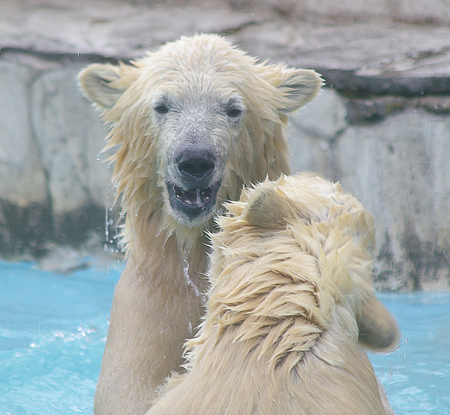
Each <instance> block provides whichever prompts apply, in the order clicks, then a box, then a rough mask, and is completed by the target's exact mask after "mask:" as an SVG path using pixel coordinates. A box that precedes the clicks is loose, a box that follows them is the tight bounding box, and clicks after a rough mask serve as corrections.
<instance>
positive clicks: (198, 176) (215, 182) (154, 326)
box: [79, 35, 321, 415]
mask: <svg viewBox="0 0 450 415" xmlns="http://www.w3.org/2000/svg"><path fill="white" fill-rule="evenodd" d="M79 82H80V86H81V89H82V90H83V92H84V94H85V95H86V97H87V98H89V99H90V100H91V101H92V102H93V103H94V104H95V105H96V107H97V108H99V109H100V110H101V111H102V114H103V116H104V118H105V119H106V121H107V122H108V123H109V124H110V125H111V131H110V133H109V136H108V141H107V145H106V150H110V151H112V152H113V155H112V156H111V158H110V162H113V163H114V173H113V181H114V183H115V185H116V186H117V193H118V195H121V196H122V199H121V200H122V205H123V210H124V215H125V213H126V216H125V224H124V230H123V234H124V236H123V240H122V241H123V243H124V245H125V247H126V250H127V252H128V261H127V266H126V269H125V271H124V273H123V275H122V277H121V279H120V282H119V284H118V286H117V289H116V292H115V296H114V301H113V306H112V310H111V325H110V330H109V333H108V339H107V344H106V348H105V354H104V358H103V362H102V370H101V375H100V379H99V383H98V387H97V391H96V397H95V413H96V414H97V415H101V414H109V415H111V414H116V413H117V414H119V413H120V414H127V413H133V414H142V413H144V412H145V410H146V409H147V408H148V407H149V405H150V403H149V402H150V401H151V399H152V396H153V393H154V390H155V388H156V387H157V386H158V385H159V384H160V383H161V382H162V381H163V380H164V379H165V377H166V376H167V375H168V374H169V373H170V372H171V371H174V370H177V369H178V368H179V365H180V364H182V362H183V360H182V357H181V355H182V345H183V342H184V341H185V339H186V338H188V337H191V336H192V328H193V327H196V326H197V325H198V324H199V322H200V320H199V319H200V315H201V306H202V304H201V298H200V296H199V293H201V292H203V290H204V289H205V288H206V287H205V281H204V279H203V278H202V275H203V274H204V272H205V271H206V263H207V247H206V244H207V243H208V241H207V237H206V236H205V231H207V230H208V229H210V228H211V222H212V217H213V215H214V213H215V211H216V210H217V209H219V208H220V206H222V203H223V202H224V201H226V200H236V199H237V198H238V197H239V194H240V192H241V189H242V186H243V185H247V184H250V183H254V182H258V181H261V180H264V179H265V178H266V177H269V178H271V179H275V178H278V177H279V176H280V174H281V173H288V172H289V167H288V162H287V156H288V151H287V143H286V140H285V138H284V136H283V129H284V127H285V125H286V123H287V120H288V116H287V114H288V113H290V112H292V111H294V110H296V109H297V108H299V107H301V106H302V105H304V104H306V103H307V102H309V101H310V100H311V99H313V97H314V96H315V95H316V94H317V92H318V90H319V88H320V85H321V80H320V77H319V76H318V75H317V74H316V73H315V72H314V71H309V70H303V69H294V68H287V67H286V66H284V65H269V64H267V63H258V62H257V61H256V59H254V58H252V57H250V56H248V55H246V54H245V53H244V52H242V51H240V50H239V49H237V48H235V47H233V46H231V45H230V44H229V43H228V42H227V41H226V40H224V39H223V38H221V37H219V36H215V35H198V36H195V37H193V38H181V39H180V40H178V41H176V42H173V43H169V44H167V45H165V46H163V47H162V48H161V49H160V50H158V51H156V52H152V53H149V54H148V55H147V56H146V57H144V58H142V59H140V60H137V61H135V62H132V63H131V64H121V65H118V66H114V65H110V64H105V65H102V64H94V65H90V66H89V67H87V68H86V69H85V70H83V71H82V72H81V73H80V76H79Z"/></svg>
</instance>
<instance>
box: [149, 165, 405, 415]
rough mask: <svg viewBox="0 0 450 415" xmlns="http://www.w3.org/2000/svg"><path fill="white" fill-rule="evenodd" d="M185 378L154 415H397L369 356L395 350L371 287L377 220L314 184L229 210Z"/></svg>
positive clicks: (249, 199)
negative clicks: (207, 298) (394, 414)
mask: <svg viewBox="0 0 450 415" xmlns="http://www.w3.org/2000/svg"><path fill="white" fill-rule="evenodd" d="M227 207H228V210H229V212H230V214H229V215H228V216H224V217H221V218H220V219H219V221H218V223H219V226H220V228H221V231H220V232H218V233H217V234H214V235H212V242H213V244H212V249H213V251H212V255H211V271H210V275H209V278H210V280H211V289H210V292H209V302H208V304H207V312H206V316H205V320H204V322H203V323H202V325H201V329H200V332H199V334H198V335H197V336H196V337H195V338H194V339H193V340H191V341H189V342H188V350H189V352H188V356H189V361H188V364H187V365H186V367H187V374H184V375H178V376H175V377H174V378H173V379H171V380H169V383H168V385H167V387H166V391H165V393H164V394H163V396H162V397H161V398H160V400H159V401H157V402H156V404H155V405H154V406H153V407H152V408H151V409H150V411H149V412H148V413H147V415H161V414H167V415H168V414H170V415H181V414H184V415H188V414H189V415H192V414H208V415H215V414H217V415H219V414H220V415H223V414H227V415H244V414H253V415H275V414H279V415H288V414H292V415H294V414H295V415H301V414H304V415H307V414H316V415H319V414H324V415H330V414H342V415H362V414H364V415H375V414H391V413H392V410H391V408H390V406H389V403H388V402H387V399H386V397H385V394H384V391H383V389H382V387H381V386H380V385H379V383H378V380H377V378H376V376H375V373H374V370H373V368H372V365H371V363H370V361H369V359H368V357H367V354H366V352H365V351H364V350H363V348H362V346H365V347H367V348H369V349H372V350H374V351H389V350H392V349H393V348H395V347H397V345H398V342H399V332H398V329H397V325H396V323H395V321H394V319H393V318H392V316H391V315H390V314H389V312H388V311H387V310H386V309H385V308H384V306H383V305H382V304H381V303H380V302H379V301H378V300H377V299H376V298H375V296H374V293H373V288H372V259H373V256H374V245H375V243H374V227H373V219H372V217H371V216H370V215H369V214H368V213H367V211H366V210H365V209H364V208H363V206H362V205H361V204H360V203H359V202H358V201H356V200H355V199H354V198H353V197H352V196H351V195H349V194H347V193H344V192H343V190H342V188H341V187H340V185H339V184H332V183H330V182H328V181H326V180H324V179H322V178H320V177H317V176H314V175H311V174H300V175H297V176H294V177H282V178H280V179H279V180H278V181H276V182H270V181H266V182H264V183H263V184H260V185H258V186H256V188H255V189H254V190H251V191H245V192H243V194H242V196H241V199H240V201H239V202H234V203H229V204H227Z"/></svg>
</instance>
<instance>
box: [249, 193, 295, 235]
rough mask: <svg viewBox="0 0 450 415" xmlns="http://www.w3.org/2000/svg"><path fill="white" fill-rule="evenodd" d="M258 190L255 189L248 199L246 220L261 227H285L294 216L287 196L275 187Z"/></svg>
mask: <svg viewBox="0 0 450 415" xmlns="http://www.w3.org/2000/svg"><path fill="white" fill-rule="evenodd" d="M258 190H259V189H255V190H254V191H253V194H252V195H251V196H250V199H249V201H248V207H247V212H246V215H245V219H246V221H247V222H248V224H249V225H252V226H257V227H260V228H266V229H278V228H283V227H284V226H285V225H286V222H287V220H288V218H289V217H291V216H292V213H291V210H290V209H289V205H288V202H287V199H286V197H284V196H283V195H281V194H279V193H278V192H277V191H276V190H275V189H261V190H260V191H258Z"/></svg>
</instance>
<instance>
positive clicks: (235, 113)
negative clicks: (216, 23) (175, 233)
mask: <svg viewBox="0 0 450 415" xmlns="http://www.w3.org/2000/svg"><path fill="white" fill-rule="evenodd" d="M152 112H153V124H154V126H155V129H156V130H157V135H158V136H160V137H163V139H162V140H161V141H160V158H161V165H160V167H161V169H160V171H161V174H162V176H163V181H164V186H165V189H164V190H165V191H166V192H167V197H166V200H167V201H168V202H169V203H168V205H169V206H168V207H169V209H171V213H172V216H173V217H174V218H175V219H177V220H178V221H179V222H181V223H183V224H185V225H187V226H189V227H194V226H198V225H199V224H200V223H202V222H204V221H205V220H206V219H207V218H208V217H210V215H211V213H212V212H213V210H214V207H215V206H216V199H217V194H218V191H219V188H220V186H221V183H222V182H223V180H224V175H225V167H226V165H227V158H228V154H229V150H230V147H232V146H233V145H236V141H237V137H239V133H240V129H241V127H242V123H243V119H244V113H245V104H244V101H243V99H242V97H240V96H239V95H238V94H237V93H233V94H228V96H227V95H226V94H219V93H209V92H208V93H205V92H204V93H198V94H189V95H185V96H180V95H176V94H174V93H171V91H166V92H164V93H157V94H156V95H155V96H154V97H153V99H152Z"/></svg>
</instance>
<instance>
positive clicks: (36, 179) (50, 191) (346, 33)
mask: <svg viewBox="0 0 450 415" xmlns="http://www.w3.org/2000/svg"><path fill="white" fill-rule="evenodd" d="M88 3H90V2H82V1H71V2H65V1H62V2H61V0H48V1H46V2H45V4H44V2H42V3H41V2H35V1H33V2H31V1H25V0H22V1H12V0H5V1H3V2H1V4H0V16H1V17H0V41H1V43H0V45H1V47H2V49H0V97H1V102H2V105H1V106H0V255H1V256H3V257H4V256H11V255H16V254H24V253H31V254H33V255H39V254H42V253H44V252H45V250H46V249H47V248H48V247H50V246H52V245H54V244H55V243H56V244H67V245H72V246H80V245H83V244H86V243H87V241H88V240H89V239H91V237H92V235H98V237H99V240H100V241H101V242H100V244H102V243H103V241H104V240H105V237H104V233H105V230H104V227H105V212H106V210H107V208H108V207H109V206H111V204H112V200H113V198H114V195H109V196H108V194H109V193H110V188H109V181H110V171H109V170H108V168H107V164H106V163H101V162H99V161H98V154H99V152H100V150H101V148H102V147H103V141H104V138H105V136H106V135H107V127H106V126H104V125H103V124H102V121H101V120H100V119H99V117H98V114H97V113H95V111H93V109H92V108H91V106H90V104H89V103H88V102H87V100H85V99H84V98H83V97H82V96H81V94H80V93H79V92H78V90H77V85H76V74H77V73H78V71H79V70H80V69H81V68H82V67H84V66H85V65H86V64H88V63H90V62H97V61H99V62H104V61H105V60H108V61H112V62H116V61H117V59H130V58H133V57H137V56H141V55H142V54H143V53H144V51H145V50H147V49H151V48H154V47H157V46H158V45H159V44H160V43H161V42H165V41H170V40H173V39H176V38H178V37H179V36H181V35H192V34H194V33H195V32H201V31H209V32H219V33H225V34H227V36H228V37H229V38H230V39H231V40H232V41H234V42H236V43H237V44H239V45H240V46H241V47H242V48H243V49H245V50H248V51H249V53H250V54H252V55H257V56H260V57H261V58H262V59H271V60H272V61H285V62H287V63H288V64H290V65H294V66H298V67H306V68H313V69H316V70H318V71H319V72H321V73H323V74H324V78H325V79H326V82H327V85H326V88H325V89H324V90H323V92H322V94H321V95H320V96H319V97H318V98H316V99H315V100H314V101H313V102H312V103H311V104H310V105H308V106H307V107H306V108H304V109H302V110H301V112H300V113H299V114H298V115H296V116H294V117H293V118H292V122H291V124H290V126H289V129H288V135H289V140H290V144H291V149H292V157H291V164H292V169H293V171H302V170H312V171H318V172H321V173H322V174H324V175H325V176H326V177H327V178H329V179H333V180H340V181H341V182H342V184H343V186H344V187H345V188H346V190H348V191H350V192H352V193H353V194H354V195H355V196H356V197H358V198H359V199H360V200H361V201H362V202H363V203H364V204H365V206H366V207H367V208H368V210H369V211H370V212H371V213H372V214H373V215H374V216H375V220H376V226H377V238H378V247H379V257H378V260H377V262H376V264H375V266H376V272H377V281H376V284H377V287H378V288H381V289H387V290H412V289H419V290H420V289H447V290H448V289H450V275H449V274H450V272H449V269H450V267H449V265H450V264H449V259H448V253H449V252H450V213H449V212H450V209H449V208H450V163H449V162H448V159H449V156H450V70H449V68H450V66H449V63H450V28H448V27H446V26H445V25H438V24H436V25H433V24H431V23H430V22H433V21H436V22H446V21H448V20H450V17H449V16H450V8H449V7H448V6H447V5H445V4H444V3H443V2H438V1H437V2H436V7H431V6H430V5H431V3H430V2H429V1H427V2H425V1H423V2H422V1H414V2H408V1H403V0H398V1H395V2H389V7H388V5H387V3H386V4H384V3H383V1H382V0H372V1H371V2H364V4H363V2H359V3H358V2H339V4H337V3H336V2H331V3H333V4H330V5H329V7H328V8H327V7H324V6H323V5H322V3H321V5H318V3H317V2H300V3H301V4H300V3H299V2H290V1H281V2H273V1H271V0H267V1H263V2H254V1H252V0H246V1H239V0H233V1H231V0H230V1H229V2H228V3H227V2H217V3H213V2H208V3H207V4H206V3H205V4H202V3H201V2H200V1H198V2H189V1H179V2H171V3H170V4H168V3H165V4H164V5H163V4H151V3H149V2H144V1H130V2H126V1H118V0H115V1H114V0H109V1H108V0H99V1H98V2H95V3H91V4H88ZM381 3H383V4H384V6H383V5H382V4H381ZM324 4H325V3H324ZM369 6H370V7H369ZM375 6H377V7H378V6H379V7H378V8H376V7H375ZM394 6H395V7H394ZM413 6H414V7H413ZM424 8H425V9H426V10H425V9H424ZM370 10H372V11H373V13H369V12H368V11H370ZM439 10H440V11H439ZM361 12H364V13H365V14H364V13H363V14H364V16H365V19H366V20H367V22H365V23H362V22H361V21H356V22H351V21H350V20H348V19H349V18H355V19H356V18H358V16H359V15H360V14H361ZM438 12H439V13H438ZM344 15H345V16H346V18H347V21H346V22H345V23H343V22H342V21H339V20H330V18H332V17H336V16H338V17H339V16H340V18H342V17H343V16H344ZM286 16H287V17H289V19H286ZM317 16H322V17H326V18H327V19H328V20H327V21H326V23H321V21H320V20H314V19H313V17H314V18H315V17H317ZM421 16H422V17H423V18H420V17H421ZM427 16H428V17H427ZM381 17H382V19H380V18H381ZM307 18H309V19H307ZM372 18H373V19H372ZM371 19H372V20H371ZM374 19H375V20H374ZM394 20H397V21H396V22H394ZM424 20H426V21H427V24H423V25H422V24H414V25H410V24H407V23H404V22H407V21H414V22H416V23H417V22H418V23H420V22H423V21H424ZM398 21H403V23H399V22H398ZM105 158H106V157H104V156H102V159H105ZM111 193H113V192H111ZM113 213H114V212H113ZM109 239H111V238H109ZM108 244H109V241H108Z"/></svg>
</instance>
